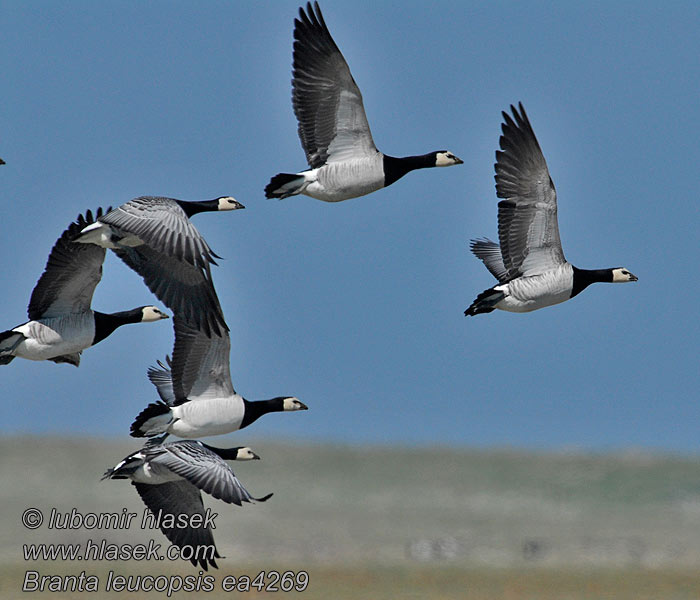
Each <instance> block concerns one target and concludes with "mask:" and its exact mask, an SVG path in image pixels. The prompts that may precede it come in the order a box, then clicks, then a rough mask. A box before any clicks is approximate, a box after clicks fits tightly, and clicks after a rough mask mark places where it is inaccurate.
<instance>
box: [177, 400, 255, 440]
mask: <svg viewBox="0 0 700 600" xmlns="http://www.w3.org/2000/svg"><path fill="white" fill-rule="evenodd" d="M244 414H245V405H244V404H243V398H241V397H240V396H238V395H234V396H230V397H228V398H211V399H207V400H189V401H187V402H185V403H184V404H180V405H179V406H174V407H173V408H172V417H173V419H175V421H174V422H173V423H172V424H171V425H170V426H169V427H168V433H172V434H174V435H178V436H180V437H183V438H196V437H199V436H207V435H221V434H224V433H231V432H232V431H236V430H237V429H240V426H241V423H242V422H243V415H244Z"/></svg>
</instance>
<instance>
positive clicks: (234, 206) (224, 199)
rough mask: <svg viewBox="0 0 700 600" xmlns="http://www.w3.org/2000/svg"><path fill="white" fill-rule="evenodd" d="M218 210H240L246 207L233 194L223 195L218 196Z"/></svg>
mask: <svg viewBox="0 0 700 600" xmlns="http://www.w3.org/2000/svg"><path fill="white" fill-rule="evenodd" d="M216 200H217V203H218V204H217V210H238V209H239V208H245V206H243V205H242V204H241V203H240V202H239V201H238V200H236V199H235V198H234V197H233V196H221V197H220V198H217V199H216Z"/></svg>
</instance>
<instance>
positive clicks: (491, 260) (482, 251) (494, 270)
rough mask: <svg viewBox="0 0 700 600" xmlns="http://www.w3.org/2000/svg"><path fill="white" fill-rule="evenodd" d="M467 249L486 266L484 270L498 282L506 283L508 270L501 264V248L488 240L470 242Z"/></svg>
mask: <svg viewBox="0 0 700 600" xmlns="http://www.w3.org/2000/svg"><path fill="white" fill-rule="evenodd" d="M469 248H470V249H471V251H472V252H473V253H474V255H475V256H476V257H477V258H479V259H481V260H482V261H483V263H484V265H486V268H487V269H488V270H489V271H490V272H491V275H493V276H494V277H495V278H496V279H498V281H500V282H501V283H506V282H507V281H508V269H506V267H505V265H504V264H503V257H502V256H501V247H500V246H499V245H498V244H497V243H496V242H493V241H491V240H490V239H488V238H484V239H481V240H472V241H471V243H470V244H469Z"/></svg>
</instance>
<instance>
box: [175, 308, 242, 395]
mask: <svg viewBox="0 0 700 600" xmlns="http://www.w3.org/2000/svg"><path fill="white" fill-rule="evenodd" d="M173 327H174V329H175V345H174V347H173V358H172V361H171V363H172V364H171V368H172V381H173V390H174V392H175V404H176V405H178V404H182V403H183V402H185V401H187V400H188V398H189V397H190V396H193V397H194V399H196V400H206V399H207V398H222V397H228V396H232V395H233V394H235V391H234V389H233V384H232V383H231V371H230V368H229V358H230V356H229V355H230V353H231V340H230V339H229V336H228V332H226V331H222V332H220V333H219V334H216V333H212V335H211V337H208V336H207V335H206V334H205V333H204V332H202V331H201V330H199V329H197V328H196V327H193V326H192V325H190V324H189V323H187V322H186V321H185V320H184V319H182V318H180V317H178V316H177V315H175V317H174V318H173Z"/></svg>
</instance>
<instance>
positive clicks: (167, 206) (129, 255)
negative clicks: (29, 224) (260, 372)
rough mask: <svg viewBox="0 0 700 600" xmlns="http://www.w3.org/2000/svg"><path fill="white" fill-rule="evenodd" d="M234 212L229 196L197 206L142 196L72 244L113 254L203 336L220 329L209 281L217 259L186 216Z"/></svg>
mask: <svg viewBox="0 0 700 600" xmlns="http://www.w3.org/2000/svg"><path fill="white" fill-rule="evenodd" d="M240 208H244V207H243V205H242V204H241V203H240V202H238V201H236V200H235V199H234V198H232V197H231V196H223V197H220V198H215V199H214V200H204V201H200V202H190V201H185V200H177V199H175V198H165V197H159V196H142V197H139V198H134V199H133V200H130V201H129V202H127V203H125V204H122V205H121V206H119V207H117V208H115V209H114V210H112V211H110V212H108V213H107V214H106V215H103V216H101V217H100V218H99V219H97V222H96V223H93V224H92V225H90V226H88V227H85V228H84V229H83V230H82V231H81V232H80V234H79V235H78V236H77V239H76V241H77V242H80V243H83V244H94V245H96V246H99V247H101V248H109V249H111V250H113V251H114V252H115V254H116V255H117V256H119V258H120V259H121V260H122V261H124V263H125V264H126V265H127V266H129V267H130V268H131V269H132V270H134V271H135V272H136V273H138V274H139V275H140V276H141V277H142V278H143V280H144V283H145V284H146V285H147V286H148V288H149V289H150V290H151V291H152V292H153V293H154V294H155V295H156V297H157V298H158V299H159V300H161V302H163V303H164V304H165V305H166V306H167V307H168V308H170V309H171V310H172V311H173V312H175V313H177V314H180V315H182V316H184V317H185V318H186V319H188V320H189V321H191V322H193V323H194V324H195V325H196V326H198V327H202V328H203V329H204V330H205V331H206V332H207V334H208V333H210V332H211V331H219V328H220V327H225V323H224V318H223V314H222V313H221V311H220V310H219V311H217V310H216V307H217V306H218V301H217V300H216V294H215V292H214V288H213V284H212V282H211V271H210V265H211V264H216V263H215V261H214V259H215V258H218V257H217V255H216V254H215V253H214V252H213V251H212V250H211V248H210V247H209V245H208V244H207V242H206V240H205V239H204V238H203V237H202V235H201V234H200V233H199V231H198V230H197V228H196V227H195V226H194V225H193V224H192V222H191V221H190V217H191V216H193V215H195V214H198V213H200V212H216V211H229V210H236V209H240Z"/></svg>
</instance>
